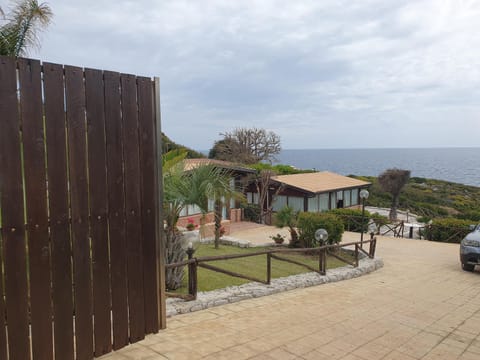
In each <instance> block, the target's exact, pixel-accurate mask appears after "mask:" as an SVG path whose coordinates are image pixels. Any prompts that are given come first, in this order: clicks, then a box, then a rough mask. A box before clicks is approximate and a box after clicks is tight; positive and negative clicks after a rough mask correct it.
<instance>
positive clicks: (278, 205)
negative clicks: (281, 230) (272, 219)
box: [272, 195, 287, 211]
mask: <svg viewBox="0 0 480 360" xmlns="http://www.w3.org/2000/svg"><path fill="white" fill-rule="evenodd" d="M285 206H287V197H286V196H284V195H277V196H274V197H273V201H272V210H273V211H279V210H281V209H283V208H284V207H285Z"/></svg>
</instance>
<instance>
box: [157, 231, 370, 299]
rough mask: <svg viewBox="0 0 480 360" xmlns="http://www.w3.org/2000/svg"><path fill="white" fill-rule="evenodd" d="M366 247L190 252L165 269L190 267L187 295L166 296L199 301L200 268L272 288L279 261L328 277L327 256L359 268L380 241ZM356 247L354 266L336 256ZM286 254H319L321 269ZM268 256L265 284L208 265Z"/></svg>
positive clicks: (367, 242) (365, 242) (343, 246)
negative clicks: (361, 259)
mask: <svg viewBox="0 0 480 360" xmlns="http://www.w3.org/2000/svg"><path fill="white" fill-rule="evenodd" d="M363 244H370V245H369V249H368V252H367V251H366V250H364V249H363V248H362V247H361V243H360V242H350V243H345V244H335V245H324V246H320V247H317V248H306V249H268V250H261V251H257V252H253V253H249V254H230V255H217V256H204V257H199V258H194V257H193V250H190V252H189V259H188V260H184V261H179V262H176V263H171V264H166V265H165V268H175V267H182V266H188V294H185V295H184V294H175V293H167V296H169V297H180V298H182V299H184V300H186V301H190V300H195V299H196V298H197V292H198V291H197V289H198V273H197V269H198V267H202V268H204V269H208V270H211V271H215V272H219V273H222V274H226V275H230V276H233V277H238V278H241V279H246V280H250V281H255V282H259V283H262V284H267V285H268V284H270V283H271V277H272V275H271V274H272V259H275V260H279V261H285V262H288V263H291V264H295V265H299V266H303V267H305V268H307V269H308V270H311V271H313V272H317V273H319V274H320V275H325V274H326V269H327V255H331V256H333V257H335V258H336V259H338V260H340V261H342V262H344V263H346V264H348V265H351V266H354V267H358V261H359V254H360V252H362V253H364V254H365V255H367V256H368V257H370V258H374V257H375V249H376V246H377V239H376V238H375V237H372V238H371V239H370V240H365V241H363ZM351 246H354V248H355V250H354V261H353V262H351V261H349V260H347V259H345V258H343V257H342V256H340V255H339V254H338V253H337V250H338V249H341V248H345V247H351ZM286 253H309V254H318V269H317V268H314V267H313V266H310V265H307V264H304V263H302V262H300V261H297V260H293V259H289V258H285V257H282V256H279V255H280V254H286ZM264 255H266V259H267V263H266V280H262V279H259V278H256V277H253V276H250V275H245V274H240V273H236V272H233V271H230V270H225V269H222V268H220V267H217V266H213V265H209V264H207V263H208V262H213V261H220V260H232V259H240V258H246V257H251V256H264Z"/></svg>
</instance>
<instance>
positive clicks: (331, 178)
mask: <svg viewBox="0 0 480 360" xmlns="http://www.w3.org/2000/svg"><path fill="white" fill-rule="evenodd" d="M272 180H275V181H277V182H280V183H283V184H285V185H288V186H292V187H295V188H297V189H300V190H303V191H308V192H311V193H321V192H327V191H333V190H340V189H348V188H357V187H365V186H368V185H371V183H369V182H366V181H362V180H357V179H352V178H350V177H348V176H343V175H339V174H335V173H332V172H328V171H322V172H314V173H306V174H293V175H280V176H275V177H273V178H272Z"/></svg>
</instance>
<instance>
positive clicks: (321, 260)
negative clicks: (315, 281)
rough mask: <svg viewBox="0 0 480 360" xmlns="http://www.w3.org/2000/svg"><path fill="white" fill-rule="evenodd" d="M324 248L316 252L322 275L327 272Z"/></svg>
mask: <svg viewBox="0 0 480 360" xmlns="http://www.w3.org/2000/svg"><path fill="white" fill-rule="evenodd" d="M326 251H327V250H326V249H325V248H320V253H319V254H318V265H319V272H320V274H322V275H325V274H326V273H327V271H326V269H327V256H326V255H327V253H326Z"/></svg>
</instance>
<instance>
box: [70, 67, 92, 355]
mask: <svg viewBox="0 0 480 360" xmlns="http://www.w3.org/2000/svg"><path fill="white" fill-rule="evenodd" d="M65 85H66V86H65V91H66V109H67V133H68V169H69V179H70V207H71V216H72V226H71V231H72V240H73V241H72V243H73V269H74V284H75V286H74V297H75V340H76V342H75V345H76V355H77V356H76V358H77V359H79V360H83V359H91V358H92V356H93V325H92V283H91V273H90V241H89V234H88V179H87V147H86V124H85V89H84V83H83V71H82V69H81V68H78V67H73V66H65Z"/></svg>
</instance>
